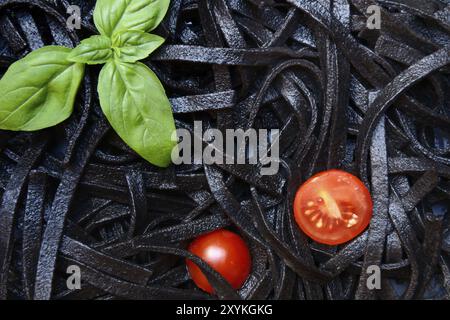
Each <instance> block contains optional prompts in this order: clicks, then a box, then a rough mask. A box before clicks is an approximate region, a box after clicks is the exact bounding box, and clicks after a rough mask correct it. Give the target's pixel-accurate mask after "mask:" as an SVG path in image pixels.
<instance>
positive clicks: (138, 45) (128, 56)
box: [113, 31, 165, 62]
mask: <svg viewBox="0 0 450 320" xmlns="http://www.w3.org/2000/svg"><path fill="white" fill-rule="evenodd" d="M164 41H165V39H164V38H161V37H160V36H156V35H154V34H150V33H145V32H142V31H124V32H120V33H118V34H116V35H114V36H113V46H114V49H115V50H116V53H117V55H118V57H119V58H120V60H122V61H124V62H136V61H138V60H142V59H145V58H147V57H148V56H149V55H150V53H152V52H153V51H155V50H156V49H157V48H158V47H160V46H161V45H162V44H163V43H164Z"/></svg>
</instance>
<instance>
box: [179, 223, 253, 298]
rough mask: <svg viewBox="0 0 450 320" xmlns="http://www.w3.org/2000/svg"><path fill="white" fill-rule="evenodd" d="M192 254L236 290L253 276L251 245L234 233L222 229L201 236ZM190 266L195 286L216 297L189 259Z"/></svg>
mask: <svg viewBox="0 0 450 320" xmlns="http://www.w3.org/2000/svg"><path fill="white" fill-rule="evenodd" d="M188 250H189V252H191V253H193V254H194V255H196V256H198V257H200V258H201V259H202V260H204V261H205V262H206V263H208V264H209V265H210V266H211V268H213V269H214V270H215V271H217V272H218V273H220V274H221V275H222V277H224V279H225V280H227V281H228V283H229V284H230V285H231V286H232V287H233V288H234V289H239V288H241V287H242V285H243V284H244V282H245V280H247V277H248V275H249V274H250V270H251V256H250V251H249V249H248V247H247V244H246V243H245V241H244V240H243V239H242V238H241V237H240V236H238V235H237V234H235V233H233V232H231V231H228V230H224V229H221V230H217V231H214V232H211V233H208V234H206V235H203V236H200V237H198V238H197V239H195V240H194V241H193V242H192V243H191V244H190V245H189V248H188ZM186 265H187V268H188V271H189V274H190V276H191V278H192V280H193V281H194V282H195V284H196V285H197V286H198V287H199V288H200V289H202V290H204V291H206V292H208V293H214V290H213V288H212V286H211V285H210V284H209V282H208V279H207V278H206V276H205V275H204V274H203V272H202V271H201V269H200V268H199V267H198V266H197V265H196V264H195V263H193V262H192V261H191V260H189V259H186Z"/></svg>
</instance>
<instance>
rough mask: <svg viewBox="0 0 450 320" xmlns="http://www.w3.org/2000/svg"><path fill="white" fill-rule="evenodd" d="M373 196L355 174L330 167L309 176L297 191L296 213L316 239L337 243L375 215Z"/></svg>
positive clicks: (365, 224)
mask: <svg viewBox="0 0 450 320" xmlns="http://www.w3.org/2000/svg"><path fill="white" fill-rule="evenodd" d="M372 208H373V204H372V198H371V197H370V193H369V191H368V190H367V188H366V187H365V185H364V184H363V183H362V182H361V180H359V179H358V178H357V177H355V176H354V175H352V174H350V173H348V172H345V171H341V170H329V171H325V172H321V173H318V174H316V175H315V176H313V177H311V178H310V179H308V180H307V181H306V182H305V183H304V184H303V185H302V186H301V187H300V188H299V189H298V191H297V194H296V196H295V200H294V216H295V221H296V222H297V224H298V225H299V227H300V228H301V229H302V230H303V232H304V233H305V234H307V235H308V236H309V237H310V238H312V239H313V240H315V241H317V242H320V243H324V244H329V245H337V244H341V243H344V242H347V241H349V240H351V239H353V238H355V237H356V236H357V235H358V234H360V233H361V232H362V231H363V230H364V229H365V228H366V227H367V225H368V224H369V222H370V219H371V217H372Z"/></svg>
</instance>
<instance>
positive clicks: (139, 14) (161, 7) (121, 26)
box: [94, 0, 170, 37]
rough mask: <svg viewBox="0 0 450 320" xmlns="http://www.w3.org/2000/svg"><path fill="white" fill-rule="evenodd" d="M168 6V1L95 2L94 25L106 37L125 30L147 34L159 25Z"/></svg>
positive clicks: (99, 0) (121, 0)
mask: <svg viewBox="0 0 450 320" xmlns="http://www.w3.org/2000/svg"><path fill="white" fill-rule="evenodd" d="M169 4H170V0H114V1H112V0H97V4H96V5H95V10H94V23H95V26H96V27H97V29H98V31H100V34H102V35H104V36H108V37H112V36H113V35H114V34H115V33H118V32H120V31H125V30H139V31H147V32H149V31H151V30H153V29H155V28H156V27H157V26H158V25H159V24H160V23H161V21H162V19H163V18H164V16H165V15H166V13H167V10H168V8H169Z"/></svg>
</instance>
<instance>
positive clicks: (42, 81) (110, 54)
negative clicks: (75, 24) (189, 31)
mask: <svg viewBox="0 0 450 320" xmlns="http://www.w3.org/2000/svg"><path fill="white" fill-rule="evenodd" d="M169 3H170V0H98V1H97V3H96V6H95V10H94V22H95V25H96V27H97V29H98V30H99V32H100V35H95V36H92V37H90V38H88V39H85V40H83V41H81V43H80V44H79V45H78V46H77V47H76V48H75V49H72V50H71V49H69V48H65V47H61V46H47V47H44V48H41V49H38V50H36V51H34V52H31V53H30V54H28V55H27V56H26V57H25V58H23V59H21V60H19V61H17V62H15V63H13V64H12V65H11V66H10V67H9V69H8V70H7V72H6V73H5V75H4V76H3V78H2V79H1V80H0V129H3V130H13V131H35V130H40V129H44V128H48V127H51V126H54V125H57V124H59V123H61V122H63V121H64V120H66V119H67V118H68V117H69V116H70V115H71V114H72V112H73V107H74V102H75V98H76V94H77V91H78V89H79V87H80V84H81V81H82V78H83V75H84V68H85V67H84V66H85V64H88V65H94V64H105V65H104V66H103V68H102V70H101V72H100V76H99V83H98V94H99V98H100V105H101V107H102V110H103V112H104V114H105V116H106V118H107V119H108V121H109V122H110V124H111V126H112V127H113V128H114V130H115V131H116V132H117V134H118V135H119V136H120V137H121V138H122V139H123V140H124V141H125V142H126V143H127V144H128V145H129V146H130V147H131V148H132V149H133V150H134V151H136V152H137V153H138V154H139V155H141V156H142V157H143V158H144V159H146V160H147V161H149V162H150V163H152V164H154V165H157V166H160V167H167V166H168V165H169V164H170V162H171V152H172V149H173V148H174V147H175V146H176V141H173V140H172V133H173V132H174V131H175V122H174V119H173V114H172V108H171V106H170V102H169V100H168V98H167V96H166V93H165V91H164V88H163V86H162V84H161V82H160V81H159V80H158V78H157V76H156V75H155V73H154V72H153V71H152V70H150V69H149V68H148V67H147V66H146V65H144V64H142V63H140V62H138V61H139V60H142V59H145V58H147V57H148V56H149V55H150V54H151V53H152V52H153V51H155V50H156V49H157V48H158V47H159V46H161V45H162V44H163V42H164V39H163V38H161V37H159V36H156V35H152V34H149V33H147V32H149V31H151V30H153V29H155V28H156V27H157V26H158V25H159V23H160V22H161V21H162V19H163V18H164V16H165V14H166V13H167V9H168V7H169Z"/></svg>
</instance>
